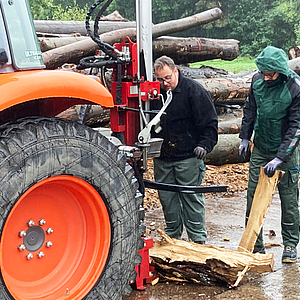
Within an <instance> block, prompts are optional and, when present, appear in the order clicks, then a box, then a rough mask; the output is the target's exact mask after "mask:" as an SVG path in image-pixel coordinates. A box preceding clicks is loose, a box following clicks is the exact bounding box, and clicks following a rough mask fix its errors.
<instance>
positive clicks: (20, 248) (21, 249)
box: [18, 244, 26, 251]
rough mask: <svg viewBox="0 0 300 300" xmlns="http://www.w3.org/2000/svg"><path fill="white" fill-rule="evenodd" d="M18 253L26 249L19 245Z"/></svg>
mask: <svg viewBox="0 0 300 300" xmlns="http://www.w3.org/2000/svg"><path fill="white" fill-rule="evenodd" d="M18 249H19V251H23V250H25V249H26V247H25V245H23V244H21V245H19V246H18Z"/></svg>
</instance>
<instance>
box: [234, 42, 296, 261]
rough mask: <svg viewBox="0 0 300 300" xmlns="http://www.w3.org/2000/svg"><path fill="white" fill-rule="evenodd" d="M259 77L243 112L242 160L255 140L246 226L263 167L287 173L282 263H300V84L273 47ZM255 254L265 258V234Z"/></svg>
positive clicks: (260, 61)
mask: <svg viewBox="0 0 300 300" xmlns="http://www.w3.org/2000/svg"><path fill="white" fill-rule="evenodd" d="M255 63H256V65H257V67H258V69H259V71H260V72H258V73H256V74H255V75H254V76H253V79H252V84H251V87H250V91H249V97H248V98H247V101H246V105H245V108H244V116H243V120H242V128H241V133H240V138H241V139H242V142H241V145H240V149H239V151H240V155H241V157H242V158H244V157H245V153H246V152H247V150H248V148H249V140H250V138H251V136H252V133H253V131H254V132H255V134H254V140H253V142H254V148H253V151H252V154H251V158H250V169H249V182H248V190H247V210H246V221H247V218H248V216H249V213H250V209H251V205H252V200H253V196H254V192H255V189H256V186H257V183H258V177H259V173H260V167H264V172H265V174H267V175H268V176H269V177H272V176H273V175H274V173H275V170H276V169H279V170H283V171H285V174H284V176H283V178H282V179H281V180H280V182H279V184H278V190H279V195H280V200H281V211H282V213H281V229H282V238H283V245H284V250H283V255H282V261H283V262H295V261H296V260H297V249H296V247H297V245H298V242H299V209H298V197H299V196H298V194H299V191H298V177H299V166H298V165H299V152H298V144H299V137H300V82H299V78H298V76H297V75H296V74H295V73H294V72H293V71H291V70H290V69H289V68H288V64H287V60H286V54H285V53H284V51H283V50H281V49H278V48H275V47H272V46H268V47H267V48H265V49H264V50H263V51H262V52H261V53H260V55H259V56H258V57H257V58H256V60H255ZM253 252H261V253H264V252H265V249H264V245H263V238H262V231H261V232H260V235H259V236H258V239H257V242H256V244H255V247H254V251H253Z"/></svg>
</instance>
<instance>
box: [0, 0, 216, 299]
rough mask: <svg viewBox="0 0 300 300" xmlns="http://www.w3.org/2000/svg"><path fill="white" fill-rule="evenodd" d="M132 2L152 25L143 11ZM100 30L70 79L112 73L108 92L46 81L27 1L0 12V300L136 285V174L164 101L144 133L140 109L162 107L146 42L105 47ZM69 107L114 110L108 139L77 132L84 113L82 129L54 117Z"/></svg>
mask: <svg viewBox="0 0 300 300" xmlns="http://www.w3.org/2000/svg"><path fill="white" fill-rule="evenodd" d="M101 2H102V1H101V0H99V1H98V2H97V3H96V4H95V5H94V6H93V7H92V8H91V10H90V12H89V13H88V15H87V21H88V20H89V19H90V17H91V13H92V12H93V10H94V9H95V8H96V7H97V6H98V5H99V4H100V3H101ZM140 2H141V0H137V9H138V10H139V11H140V13H141V14H142V13H145V12H146V14H149V11H151V1H148V2H147V1H144V2H145V3H146V2H147V3H148V4H147V5H150V8H149V7H148V8H145V7H143V8H142V7H141V3H140ZM149 3H150V4H149ZM102 13H103V11H102V10H101V11H100V13H98V15H97V18H96V20H99V16H100V15H101V14H102ZM145 19H147V17H144V16H140V22H143V21H145ZM146 22H148V24H151V23H150V22H151V18H150V20H149V17H148V20H146ZM87 23H88V22H87ZM97 26H98V23H97V22H96V21H95V31H94V34H93V33H91V30H90V28H89V25H87V29H88V32H89V34H90V36H91V37H92V38H93V40H94V41H95V42H97V43H98V44H99V47H100V49H101V50H102V52H101V53H99V54H98V55H96V56H94V57H88V58H84V59H83V60H82V61H81V62H80V64H79V67H78V68H81V69H83V68H98V69H105V68H109V67H110V68H112V69H113V74H114V75H113V82H112V90H111V92H109V91H108V90H107V88H105V87H104V85H102V84H101V82H100V81H99V80H95V79H94V78H92V77H90V76H87V75H83V74H80V73H76V72H68V71H62V70H44V68H45V66H44V64H43V61H42V55H41V51H40V48H39V45H38V41H37V37H36V34H35V29H34V26H33V21H32V17H31V13H30V9H29V5H28V3H27V0H18V1H16V0H0V94H1V100H0V170H1V171H0V182H1V189H0V234H1V237H0V238H1V240H0V268H1V276H0V299H7V300H8V299H17V300H37V299H43V300H61V299H71V300H80V299H86V300H92V299H101V300H120V299H121V298H122V295H125V294H128V293H129V292H130V285H129V282H132V281H133V280H135V277H136V272H135V265H139V264H140V262H141V257H140V255H139V253H138V251H139V249H141V248H143V246H144V243H143V239H142V238H141V237H142V236H143V234H144V229H145V226H144V225H143V217H144V214H143V205H142V201H143V191H144V188H145V186H147V183H145V181H143V178H142V173H143V172H144V171H145V169H146V162H147V157H151V155H153V156H155V155H158V154H159V145H160V144H161V141H160V140H153V139H151V135H150V131H151V128H152V127H153V128H156V129H157V130H159V117H160V115H161V114H162V113H163V111H164V110H165V108H166V106H167V105H168V103H169V102H170V101H171V95H169V98H168V99H167V100H166V101H165V106H164V107H163V109H162V111H160V112H159V113H158V114H157V115H155V117H153V118H152V119H151V121H149V119H150V117H149V114H150V113H148V114H147V113H146V112H147V110H148V109H149V100H155V99H157V98H158V97H159V84H158V82H156V81H153V80H152V69H151V67H150V71H149V66H151V64H152V54H151V51H152V44H151V43H152V42H151V39H152V34H151V32H141V30H144V29H141V30H138V31H139V32H138V34H139V39H140V44H139V43H138V44H134V43H132V42H131V41H130V40H129V39H125V40H124V41H123V42H122V43H120V44H117V45H114V46H110V45H107V44H105V43H102V42H101V41H100V40H99V36H98V35H97V33H96V32H97V29H98V28H97ZM145 27H147V26H141V25H140V28H145ZM149 27H150V30H151V26H148V28H149ZM141 37H142V38H141ZM145 37H148V39H149V40H148V41H147V40H146V41H145ZM143 43H144V46H145V45H147V46H148V50H147V49H146V48H145V47H144V46H143ZM141 45H142V46H141ZM149 49H150V50H149ZM140 54H143V56H144V57H146V59H142V60H140V59H139V57H140V56H141V55H140ZM147 64H148V71H146V72H144V71H143V72H140V71H139V70H140V69H143V70H144V69H147ZM141 66H143V68H141ZM145 66H146V67H145ZM77 104H81V105H82V107H83V108H85V109H86V108H88V107H89V105H91V104H96V105H102V106H103V107H106V108H111V130H112V131H113V137H111V138H107V137H105V136H104V135H102V134H101V133H99V132H98V131H96V130H94V129H91V128H89V127H87V126H85V125H84V116H85V111H84V110H83V111H82V116H83V117H82V119H81V122H79V123H74V122H71V121H68V120H64V119H60V118H57V117H55V116H57V115H58V114H59V113H60V112H62V111H64V110H66V109H67V108H69V107H71V106H73V105H77ZM141 154H142V155H141ZM148 184H149V183H148ZM155 187H157V186H155ZM162 188H166V187H162ZM168 188H169V187H168ZM173 188H174V189H176V187H173ZM198 188H199V187H198ZM209 191H212V189H210V190H209ZM220 191H221V190H220Z"/></svg>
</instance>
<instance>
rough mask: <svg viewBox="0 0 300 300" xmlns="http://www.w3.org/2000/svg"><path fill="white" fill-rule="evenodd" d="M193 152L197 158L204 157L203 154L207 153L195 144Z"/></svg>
mask: <svg viewBox="0 0 300 300" xmlns="http://www.w3.org/2000/svg"><path fill="white" fill-rule="evenodd" d="M194 154H195V156H196V157H197V158H198V159H203V160H204V159H205V156H206V154H207V151H206V150H205V149H204V148H202V147H200V146H197V147H196V148H195V149H194Z"/></svg>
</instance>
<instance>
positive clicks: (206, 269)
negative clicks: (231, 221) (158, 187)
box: [149, 230, 274, 286]
mask: <svg viewBox="0 0 300 300" xmlns="http://www.w3.org/2000/svg"><path fill="white" fill-rule="evenodd" d="M160 232H161V235H162V237H163V240H162V241H156V242H155V243H154V246H153V247H152V248H151V249H149V255H150V258H151V262H150V263H151V265H152V266H154V267H155V270H156V271H158V272H159V273H160V274H161V275H163V276H164V277H165V278H167V279H169V280H172V279H176V278H178V279H179V280H180V281H185V282H193V283H201V284H214V283H215V282H217V281H220V280H222V281H223V282H226V283H228V284H229V285H231V286H237V285H238V283H239V281H240V279H241V277H240V276H239V272H243V271H244V273H243V274H245V273H246V272H247V271H250V272H255V273H265V272H271V271H272V270H273V266H274V258H273V253H268V254H258V253H256V254H252V253H245V252H238V251H233V250H228V249H224V248H219V247H217V246H212V245H199V244H196V243H193V242H186V241H183V240H176V239H171V238H170V237H168V236H167V235H166V234H165V233H163V232H162V230H160Z"/></svg>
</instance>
